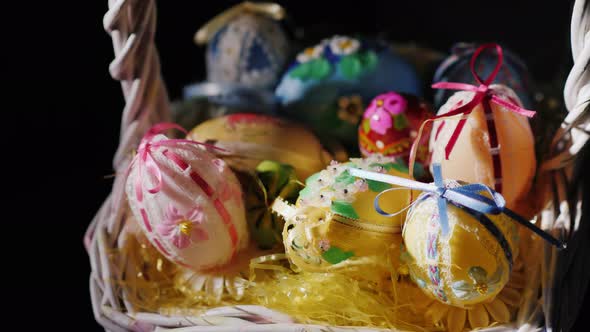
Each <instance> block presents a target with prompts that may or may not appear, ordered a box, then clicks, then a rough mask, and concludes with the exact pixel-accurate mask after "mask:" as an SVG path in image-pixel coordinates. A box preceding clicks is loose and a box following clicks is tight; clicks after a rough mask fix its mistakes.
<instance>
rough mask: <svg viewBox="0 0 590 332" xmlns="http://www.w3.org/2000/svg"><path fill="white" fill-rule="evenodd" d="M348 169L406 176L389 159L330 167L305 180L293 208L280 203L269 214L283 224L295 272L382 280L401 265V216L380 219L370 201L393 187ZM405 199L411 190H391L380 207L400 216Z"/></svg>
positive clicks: (364, 160) (284, 238) (373, 159)
mask: <svg viewBox="0 0 590 332" xmlns="http://www.w3.org/2000/svg"><path fill="white" fill-rule="evenodd" d="M349 167H354V168H360V169H365V170H371V171H377V172H382V173H387V174H392V175H396V176H400V177H405V178H407V177H408V175H407V169H406V168H405V167H404V166H401V165H399V164H397V163H395V160H394V159H393V158H391V157H383V156H380V155H374V156H371V157H369V158H366V159H351V160H350V161H349V162H347V163H344V164H339V163H332V164H331V165H330V166H328V168H327V169H325V170H323V171H321V172H319V173H317V174H314V175H312V176H311V177H309V178H308V179H307V181H306V187H305V189H303V190H302V191H301V192H300V195H299V199H298V201H297V204H296V205H294V206H289V205H287V204H286V203H284V202H279V203H278V204H275V206H274V207H273V209H274V211H275V212H277V213H279V214H281V215H283V216H284V217H285V219H286V223H285V227H284V229H283V242H284V245H285V250H286V254H287V256H288V257H289V259H290V260H291V262H292V263H293V264H294V265H295V266H296V267H298V268H299V269H301V270H304V271H311V272H339V273H346V274H348V275H351V276H353V277H358V278H364V279H369V280H380V279H383V278H384V277H387V276H389V275H390V274H391V273H392V267H397V266H398V265H399V264H398V263H397V262H398V261H399V248H400V245H401V241H402V237H401V223H402V221H403V220H404V213H400V214H399V215H397V216H394V217H386V216H382V215H380V214H378V213H377V212H376V211H375V209H374V206H373V201H374V200H375V197H376V196H377V194H379V193H380V192H382V191H383V190H386V189H389V188H392V185H389V184H386V183H381V182H377V181H372V180H365V179H361V178H356V177H354V176H352V175H351V174H350V173H349V172H348V169H349ZM409 196H410V192H409V190H394V191H390V192H386V193H384V194H383V195H382V196H381V199H380V202H381V204H382V205H383V206H387V208H388V209H391V210H392V211H398V210H402V209H403V208H404V207H405V206H407V204H408V202H409ZM392 262H393V263H392Z"/></svg>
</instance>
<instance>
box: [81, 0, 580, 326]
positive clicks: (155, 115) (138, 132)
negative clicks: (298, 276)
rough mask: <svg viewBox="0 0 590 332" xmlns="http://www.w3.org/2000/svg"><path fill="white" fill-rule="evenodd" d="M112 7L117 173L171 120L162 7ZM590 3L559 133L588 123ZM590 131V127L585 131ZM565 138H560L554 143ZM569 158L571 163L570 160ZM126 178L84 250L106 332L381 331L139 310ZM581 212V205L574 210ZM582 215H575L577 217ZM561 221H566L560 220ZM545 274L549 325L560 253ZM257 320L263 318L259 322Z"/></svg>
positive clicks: (117, 3) (128, 0) (560, 156)
mask: <svg viewBox="0 0 590 332" xmlns="http://www.w3.org/2000/svg"><path fill="white" fill-rule="evenodd" d="M108 5H109V10H108V12H107V13H106V15H105V16H104V28H105V30H106V31H107V32H108V33H109V34H110V35H111V37H112V40H113V48H114V51H115V59H114V60H113V61H112V63H111V64H110V67H109V70H110V73H111V75H112V77H113V78H114V79H116V80H119V81H120V82H121V87H122V90H123V94H124V97H125V101H126V105H125V108H124V110H123V114H122V119H121V133H120V143H119V147H118V149H117V152H116V154H115V157H114V161H113V167H114V169H115V170H116V173H117V174H125V172H126V169H127V167H128V165H129V162H130V161H131V156H132V151H133V149H134V148H135V147H136V146H137V145H138V144H139V141H140V139H141V137H143V135H144V133H145V132H146V131H147V130H148V129H149V128H150V127H151V126H152V125H153V124H155V123H158V122H163V121H169V120H170V118H171V113H170V106H169V100H168V95H167V92H166V88H165V86H164V83H163V80H162V77H161V74H160V64H159V60H158V53H157V50H156V47H155V44H154V34H155V29H156V5H155V1H154V0H109V2H108ZM587 7H588V2H587V1H583V0H578V1H576V4H575V7H574V12H573V17H572V50H573V53H574V67H573V69H572V72H571V74H570V77H569V78H568V81H567V84H566V89H565V97H566V104H567V106H568V109H569V110H570V111H571V112H570V114H569V115H568V117H567V118H566V120H565V121H564V125H563V126H562V130H561V133H558V134H559V135H561V137H563V136H564V135H562V134H563V133H564V132H569V131H570V129H571V128H572V127H575V125H572V124H576V125H579V124H584V123H586V127H587V126H588V125H587V123H588V122H589V121H588V112H587V111H586V112H585V111H584V110H585V109H587V101H588V100H590V84H589V81H590V77H589V74H588V72H587V71H586V69H585V64H586V65H587V63H588V59H590V45H588V42H586V43H585V41H587V40H590V38H589V36H588V34H589V33H588V31H589V30H590V27H589V26H590V24H589V23H588V22H590V20H589V19H588V14H587V12H588V11H587V10H585V9H587ZM586 130H588V128H586ZM587 139H588V136H587V135H585V136H584V134H583V133H574V145H573V147H572V148H571V149H570V151H568V153H565V154H564V153H556V154H555V156H554V158H553V159H551V160H550V161H551V163H550V164H551V165H559V166H555V170H554V171H555V172H559V170H560V169H561V168H563V165H564V164H565V163H564V160H571V159H573V158H571V156H572V155H575V154H576V153H577V152H578V151H579V150H580V148H581V146H582V145H583V144H584V143H585V142H586V140H587ZM558 141H559V140H556V142H555V144H557V143H558ZM568 157H569V159H568ZM124 184H125V177H124V176H117V177H116V178H115V181H114V184H113V189H112V192H111V194H110V195H109V196H108V197H107V199H106V200H105V202H104V204H103V205H102V207H101V208H100V210H99V211H98V213H97V214H96V216H95V217H94V219H93V220H92V222H91V224H90V226H89V227H88V230H87V233H86V236H85V246H86V249H87V251H88V254H89V257H90V263H91V269H92V272H91V275H90V292H91V298H92V307H93V312H94V316H95V318H96V320H97V321H98V323H99V324H101V325H102V326H103V327H104V328H105V330H107V331H164V330H168V329H173V330H174V331H185V332H189V331H199V332H209V331H216V332H218V331H219V332H221V331H236V330H238V329H239V330H240V331H283V332H287V331H293V332H295V331H378V329H369V328H350V327H327V326H318V325H304V324H297V323H295V322H294V321H293V319H292V318H290V317H289V316H287V315H285V314H282V313H279V312H275V311H272V310H270V309H267V308H264V307H260V306H253V305H243V306H233V307H219V308H214V309H211V310H208V311H206V312H205V313H203V314H202V315H200V316H198V317H186V316H172V317H171V316H164V315H159V314H156V313H150V312H139V311H137V310H136V309H135V308H133V306H132V304H131V303H129V301H126V298H125V292H124V290H121V289H120V287H117V286H116V285H118V284H120V283H119V281H121V279H122V278H123V271H118V270H117V269H116V267H115V266H114V265H113V262H112V260H111V258H110V257H109V252H111V251H112V250H113V249H115V248H119V247H121V246H122V242H123V241H124V238H125V237H124V223H125V220H126V219H127V218H126V213H128V212H127V208H126V199H125V194H124ZM554 198H555V199H554V202H555V203H552V204H551V206H548V207H547V209H546V210H545V211H544V212H543V213H542V220H543V225H542V226H543V227H544V228H549V229H550V228H554V226H555V225H556V224H559V225H561V224H563V221H565V220H569V219H570V216H571V215H570V211H571V206H570V208H567V207H563V206H562V204H560V202H563V201H566V198H563V197H560V195H559V194H557V196H556V197H554ZM573 209H575V207H573ZM579 214H580V213H579V211H578V213H577V215H578V216H579ZM560 221H562V223H560ZM545 251H546V252H545V258H544V261H543V266H542V270H543V271H545V272H544V274H546V275H544V276H542V280H543V287H542V288H543V302H542V303H543V304H542V309H543V312H544V315H545V321H546V322H551V321H552V320H551V317H549V315H550V313H551V312H552V311H551V309H552V304H553V303H558V302H556V301H557V300H558V299H556V298H554V297H552V296H551V295H552V285H553V282H555V276H554V275H553V273H552V271H554V269H555V264H556V261H557V259H558V254H557V253H556V252H555V250H554V249H552V248H550V247H548V246H547V247H546V249H545ZM254 321H264V322H265V323H264V324H256V323H253V322H254ZM537 324H538V322H536V321H531V322H529V324H525V325H523V326H520V329H521V330H528V329H533V328H534V327H536V326H537ZM515 328H516V327H515V326H496V327H493V328H489V329H485V330H489V331H492V330H493V331H499V330H501V331H504V330H513V329H515Z"/></svg>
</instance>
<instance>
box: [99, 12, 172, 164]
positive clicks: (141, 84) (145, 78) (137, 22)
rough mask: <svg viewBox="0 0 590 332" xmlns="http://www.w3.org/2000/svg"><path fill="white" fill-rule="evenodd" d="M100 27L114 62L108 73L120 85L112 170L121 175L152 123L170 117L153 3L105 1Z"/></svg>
mask: <svg viewBox="0 0 590 332" xmlns="http://www.w3.org/2000/svg"><path fill="white" fill-rule="evenodd" d="M103 23H104V28H105V30H106V31H107V32H108V33H109V34H110V35H111V37H112V39H113V48H114V50H115V59H114V60H113V61H112V62H111V64H110V66H109V70H110V73H111V76H112V77H113V78H114V79H116V80H118V81H120V82H121V87H122V89H123V95H124V96H125V108H124V110H123V116H122V119H121V133H120V141H119V147H118V149H117V152H116V154H115V157H114V160H113V166H114V169H115V170H116V171H117V172H118V173H119V172H122V171H123V170H124V169H125V167H127V164H128V162H129V160H130V158H131V152H132V150H133V149H134V148H136V146H137V145H138V144H139V140H140V139H141V137H142V136H143V134H144V133H145V132H146V130H147V129H148V128H149V127H151V125H153V124H154V123H157V122H161V121H167V120H168V119H169V118H170V109H169V101H168V94H167V92H166V88H165V86H164V82H163V80H162V77H161V74H160V62H159V58H158V53H157V50H156V46H155V44H154V34H155V31H156V5H155V1H154V0H109V10H108V12H107V13H106V15H105V16H104V20H103Z"/></svg>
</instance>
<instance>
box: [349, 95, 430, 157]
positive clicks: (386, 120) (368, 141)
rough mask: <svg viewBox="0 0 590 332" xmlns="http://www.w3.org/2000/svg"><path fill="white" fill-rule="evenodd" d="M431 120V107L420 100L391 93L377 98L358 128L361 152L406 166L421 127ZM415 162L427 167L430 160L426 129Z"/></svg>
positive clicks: (368, 108)
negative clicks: (424, 122)
mask: <svg viewBox="0 0 590 332" xmlns="http://www.w3.org/2000/svg"><path fill="white" fill-rule="evenodd" d="M431 117H432V113H431V111H430V108H429V106H428V105H427V104H426V103H425V102H423V101H422V100H420V99H419V98H418V97H415V96H412V95H408V94H401V93H396V92H388V93H384V94H381V95H379V96H377V97H375V98H374V99H373V100H372V101H371V103H370V104H369V107H367V109H366V111H365V113H364V115H363V120H362V122H361V125H360V126H359V129H358V133H359V149H360V150H361V153H362V155H363V156H365V157H368V156H370V155H372V154H376V153H377V154H382V155H384V156H391V157H397V158H401V159H403V160H404V161H405V162H406V163H407V162H408V158H409V155H410V148H411V147H412V143H413V142H414V140H415V139H416V137H417V136H418V131H419V129H420V125H421V124H422V122H423V121H424V120H427V119H429V118H431ZM425 130H426V131H428V132H425V133H423V135H422V139H421V142H420V146H419V147H418V150H417V156H416V161H417V162H418V163H420V164H422V166H426V164H428V160H429V153H428V136H429V127H428V126H426V127H425Z"/></svg>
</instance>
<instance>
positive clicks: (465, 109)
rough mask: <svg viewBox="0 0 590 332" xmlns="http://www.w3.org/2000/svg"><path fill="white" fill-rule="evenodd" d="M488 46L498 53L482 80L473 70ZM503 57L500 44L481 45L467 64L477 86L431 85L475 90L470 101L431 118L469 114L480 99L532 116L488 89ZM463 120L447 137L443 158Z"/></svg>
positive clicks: (440, 87) (444, 83) (449, 149)
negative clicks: (492, 67)
mask: <svg viewBox="0 0 590 332" xmlns="http://www.w3.org/2000/svg"><path fill="white" fill-rule="evenodd" d="M489 48H495V49H496V53H497V55H498V61H497V62H496V66H495V68H494V71H492V73H491V74H490V76H488V77H487V78H486V79H485V80H483V79H482V78H481V77H480V76H479V75H478V74H477V72H476V71H475V62H476V60H477V57H478V56H479V55H480V54H481V53H482V52H483V51H484V50H486V49H489ZM503 59H504V55H503V52H502V47H500V45H498V44H495V43H489V44H484V45H481V46H480V47H479V48H477V50H476V51H475V53H474V54H473V56H472V57H471V62H470V63H469V66H470V67H471V73H472V74H473V77H475V80H476V81H477V82H478V83H479V86H475V85H471V84H467V83H456V82H439V83H435V84H433V85H432V88H433V89H448V90H462V91H472V92H475V96H473V99H471V101H470V102H468V103H467V104H464V105H462V106H460V107H458V108H456V109H454V110H452V111H450V112H448V113H445V114H443V115H439V116H436V117H434V118H433V120H436V119H440V118H447V117H450V116H454V115H458V114H463V115H469V114H471V112H472V111H473V109H474V108H475V107H476V106H477V105H479V103H481V102H482V101H483V102H490V101H491V102H493V103H495V104H497V105H500V106H502V107H505V108H507V109H508V110H510V111H512V112H514V113H516V114H520V115H524V116H526V117H529V118H530V117H533V116H534V115H535V111H530V110H527V109H524V108H522V107H520V106H518V105H516V104H514V103H513V102H512V101H509V100H505V99H503V98H501V97H499V96H498V95H496V93H495V92H494V90H493V89H490V87H489V85H490V84H491V83H492V82H493V81H494V79H495V78H496V76H497V75H498V72H499V71H500V68H501V67H502V62H503ZM465 122H467V119H461V120H460V121H459V123H458V124H457V127H455V130H454V131H453V134H452V135H451V138H450V139H449V142H448V143H447V145H446V147H445V158H446V159H449V155H450V154H451V151H453V147H454V146H455V143H456V142H457V139H458V138H459V134H461V130H462V129H463V126H465Z"/></svg>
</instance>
